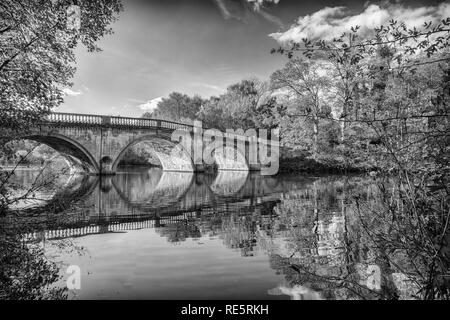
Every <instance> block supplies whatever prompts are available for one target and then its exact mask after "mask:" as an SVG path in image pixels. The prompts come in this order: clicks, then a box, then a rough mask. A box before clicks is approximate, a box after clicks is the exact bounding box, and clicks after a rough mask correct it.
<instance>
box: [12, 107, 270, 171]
mask: <svg viewBox="0 0 450 320" xmlns="http://www.w3.org/2000/svg"><path fill="white" fill-rule="evenodd" d="M208 131H211V130H207V131H205V134H203V128H202V127H201V123H200V126H198V123H196V125H195V126H194V125H187V124H182V123H176V122H171V121H165V120H158V119H146V118H129V117H116V116H102V115H88V114H72V113H51V114H50V115H49V116H48V117H47V118H46V120H45V121H43V122H42V123H41V124H40V125H39V126H37V127H36V128H32V129H31V133H30V134H27V135H26V136H22V137H19V138H21V139H29V140H34V141H37V142H40V143H43V144H46V145H48V146H50V147H52V148H53V149H55V150H56V151H58V152H59V153H61V154H62V155H64V156H65V158H66V159H67V160H68V161H69V163H70V164H71V167H72V168H77V169H79V170H80V171H83V172H87V173H89V174H94V175H111V174H115V173H116V171H117V166H118V165H119V163H120V161H121V159H122V158H123V156H124V154H125V152H126V151H127V150H128V149H129V148H131V147H132V146H134V145H136V144H138V143H143V144H144V145H145V146H146V148H147V149H148V151H149V153H151V154H152V155H153V156H154V157H155V158H157V159H158V160H159V162H160V164H161V166H162V168H163V170H165V171H190V172H201V171H204V170H205V168H206V167H208V166H209V165H211V166H216V167H217V169H218V170H240V171H249V170H261V169H264V167H265V166H266V167H267V164H268V162H267V161H265V162H264V161H262V160H261V157H260V156H258V155H259V154H260V152H261V150H262V151H264V152H266V154H267V151H268V148H269V146H274V145H275V144H276V148H275V147H270V153H271V157H272V158H273V159H275V160H276V161H277V160H278V158H277V156H278V148H279V145H278V140H276V141H275V140H273V138H272V140H273V141H272V140H267V139H265V138H261V137H257V136H256V135H249V134H247V135H244V134H229V133H223V132H220V131H218V130H212V131H213V134H212V138H211V133H209V134H208V135H207V134H206V133H207V132H208ZM197 133H200V135H198V134H197ZM199 137H200V138H199ZM196 139H197V140H196ZM199 139H200V140H199ZM196 141H199V143H197V144H196ZM205 141H208V142H205ZM230 141H231V142H232V143H230ZM211 145H212V146H213V147H211ZM221 147H222V148H221ZM196 148H197V149H200V151H198V150H196ZM208 153H209V154H210V155H211V156H210V161H205V159H206V158H208V157H206V158H205V156H204V155H205V154H208ZM275 173H276V172H275Z"/></svg>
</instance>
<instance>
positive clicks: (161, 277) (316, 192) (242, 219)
mask: <svg viewBox="0 0 450 320" xmlns="http://www.w3.org/2000/svg"><path fill="white" fill-rule="evenodd" d="M24 176H26V175H24ZM73 181H77V183H72V184H70V188H66V189H64V190H61V191H60V192H59V193H57V194H54V195H53V196H54V197H53V200H50V201H49V202H48V203H47V206H46V207H45V208H46V210H50V209H49V208H50V207H49V206H52V208H53V209H54V208H57V210H53V211H52V212H53V214H52V215H51V216H49V215H48V214H47V215H46V214H43V215H40V216H37V217H36V215H35V214H33V215H31V216H32V219H33V222H34V224H33V228H34V230H32V232H29V233H28V234H27V235H26V239H27V240H28V241H36V240H38V241H40V240H43V239H46V241H47V244H48V245H49V246H50V245H51V244H52V239H62V238H71V239H77V241H78V245H80V246H83V247H85V248H87V250H89V257H90V258H89V259H87V260H86V258H80V257H78V256H76V257H73V256H68V255H67V254H66V253H64V252H58V253H57V256H59V257H61V259H62V261H63V262H64V263H66V264H79V265H81V266H83V268H84V269H86V270H87V271H86V272H88V273H86V275H85V276H86V277H88V278H89V282H87V283H86V284H85V285H86V286H87V289H86V290H85V291H82V292H81V293H80V296H81V297H82V298H97V297H106V298H115V297H121V298H168V299H170V298H177V299H184V298H190V299H196V298H199V299H202V298H203V299H204V298H206V299H208V298H218V299H241V298H246V299H294V300H301V299H361V298H364V299H378V298H386V297H387V298H392V297H400V298H405V299H407V298H413V297H414V294H415V292H417V289H418V288H417V286H415V285H413V284H411V281H409V277H408V276H406V275H405V274H404V273H403V272H400V271H399V270H398V268H396V267H395V264H393V263H391V260H388V259H387V258H386V254H385V252H384V251H383V250H381V251H380V250H379V248H376V247H374V246H373V245H371V244H370V241H368V239H367V238H366V237H367V236H366V235H365V232H364V229H365V228H367V227H368V226H367V225H364V223H362V222H361V217H360V215H358V214H357V213H356V211H355V208H354V206H353V204H352V203H350V202H349V201H348V199H349V198H348V194H349V193H350V192H352V190H353V189H355V188H356V189H358V190H359V191H361V190H363V192H364V193H365V194H366V195H367V196H368V197H369V196H370V195H371V193H372V192H373V188H372V187H371V185H370V183H367V182H365V181H364V180H363V179H361V178H359V177H305V176H293V175H290V176H279V177H267V176H261V175H259V174H253V173H252V174H248V173H244V172H226V171H225V172H221V173H219V174H218V175H216V176H214V175H198V174H197V175H195V174H192V173H175V172H174V173H171V172H162V171H160V170H158V169H150V170H149V169H136V168H134V169H133V168H124V169H123V170H122V172H121V173H119V174H118V175H117V176H115V177H108V178H103V179H102V180H98V179H96V178H95V177H82V178H78V180H77V179H75V180H73ZM61 199H65V200H64V201H62V200H61ZM67 199H71V200H70V201H72V202H74V203H76V206H71V208H70V210H67V206H65V207H64V206H61V207H58V206H56V205H55V203H56V204H57V203H61V202H63V203H68V201H67ZM372 199H376V197H372ZM373 201H375V200H373ZM30 210H31V209H30ZM35 210H38V209H36V208H35ZM24 212H25V211H24ZM41 212H42V211H41ZM30 219H31V218H30ZM371 223H374V225H373V226H369V227H378V224H379V221H378V222H377V221H372V222H371ZM377 223H378V224H377ZM161 240H163V241H161ZM53 241H54V240H53ZM105 246H106V247H105ZM144 270H146V271H145V272H144ZM130 273H132V274H134V278H133V279H130V278H129V274H130ZM99 288H102V289H101V294H100V293H99V290H100V289H99ZM113 293H114V294H113Z"/></svg>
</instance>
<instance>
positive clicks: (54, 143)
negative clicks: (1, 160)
mask: <svg viewBox="0 0 450 320" xmlns="http://www.w3.org/2000/svg"><path fill="white" fill-rule="evenodd" d="M13 140H32V141H36V142H39V143H42V144H45V145H47V146H49V147H51V148H52V149H54V150H55V151H57V152H58V153H60V154H61V155H62V156H64V157H65V158H66V160H67V161H68V162H69V163H70V164H71V165H72V166H74V167H81V169H82V170H81V171H84V172H88V173H93V174H95V173H98V172H100V168H99V164H98V163H97V161H96V160H95V157H94V156H93V155H92V154H91V152H89V150H87V149H86V148H85V147H84V146H83V145H82V144H81V143H79V142H78V141H76V140H74V139H71V138H69V137H67V136H65V135H62V134H58V133H51V134H45V135H40V134H35V135H33V134H32V135H24V136H19V137H17V138H15V139H12V140H10V141H13Z"/></svg>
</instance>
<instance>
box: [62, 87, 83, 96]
mask: <svg viewBox="0 0 450 320" xmlns="http://www.w3.org/2000/svg"><path fill="white" fill-rule="evenodd" d="M62 92H64V94H65V95H66V96H72V97H75V96H79V95H81V94H83V92H82V91H74V90H72V89H70V88H64V89H62Z"/></svg>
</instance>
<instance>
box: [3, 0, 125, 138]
mask: <svg viewBox="0 0 450 320" xmlns="http://www.w3.org/2000/svg"><path fill="white" fill-rule="evenodd" d="M72 3H73V2H72V1H70V0H61V1H51V0H38V1H15V0H5V1H2V2H1V3H0V44H1V45H0V48H1V49H0V50H1V51H0V127H1V128H2V134H1V135H0V136H1V138H2V139H6V138H7V136H8V135H9V134H10V133H8V134H7V132H6V131H14V132H16V131H17V130H23V129H25V128H28V127H29V126H30V124H31V123H33V122H35V121H36V120H39V119H40V118H41V117H42V116H43V115H45V114H46V113H48V112H49V111H51V110H52V109H54V108H55V107H57V106H58V105H59V104H60V103H61V102H62V101H63V92H62V89H63V88H64V87H67V86H70V85H71V83H70V79H71V78H72V77H73V75H74V73H75V70H76V68H75V66H74V64H75V53H74V50H75V48H76V46H77V45H78V44H82V45H84V46H85V47H86V48H87V49H88V51H90V52H94V51H99V50H100V49H99V47H98V46H97V45H96V41H97V40H98V39H99V38H101V37H102V36H104V35H105V34H109V33H111V32H112V30H111V28H110V27H109V24H110V23H111V22H113V21H115V20H116V18H117V14H118V13H119V12H120V11H121V9H122V5H121V3H120V1H119V0H112V1H106V0H94V1H78V2H77V6H76V7H75V8H76V9H79V13H80V15H79V18H80V22H81V23H80V25H79V28H78V26H77V25H76V23H75V25H72V24H71V20H70V19H71V18H70V17H68V13H70V8H71V7H70V6H71V5H72ZM74 12H75V20H76V18H77V12H78V10H75V11H74ZM0 145H3V142H0Z"/></svg>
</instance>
